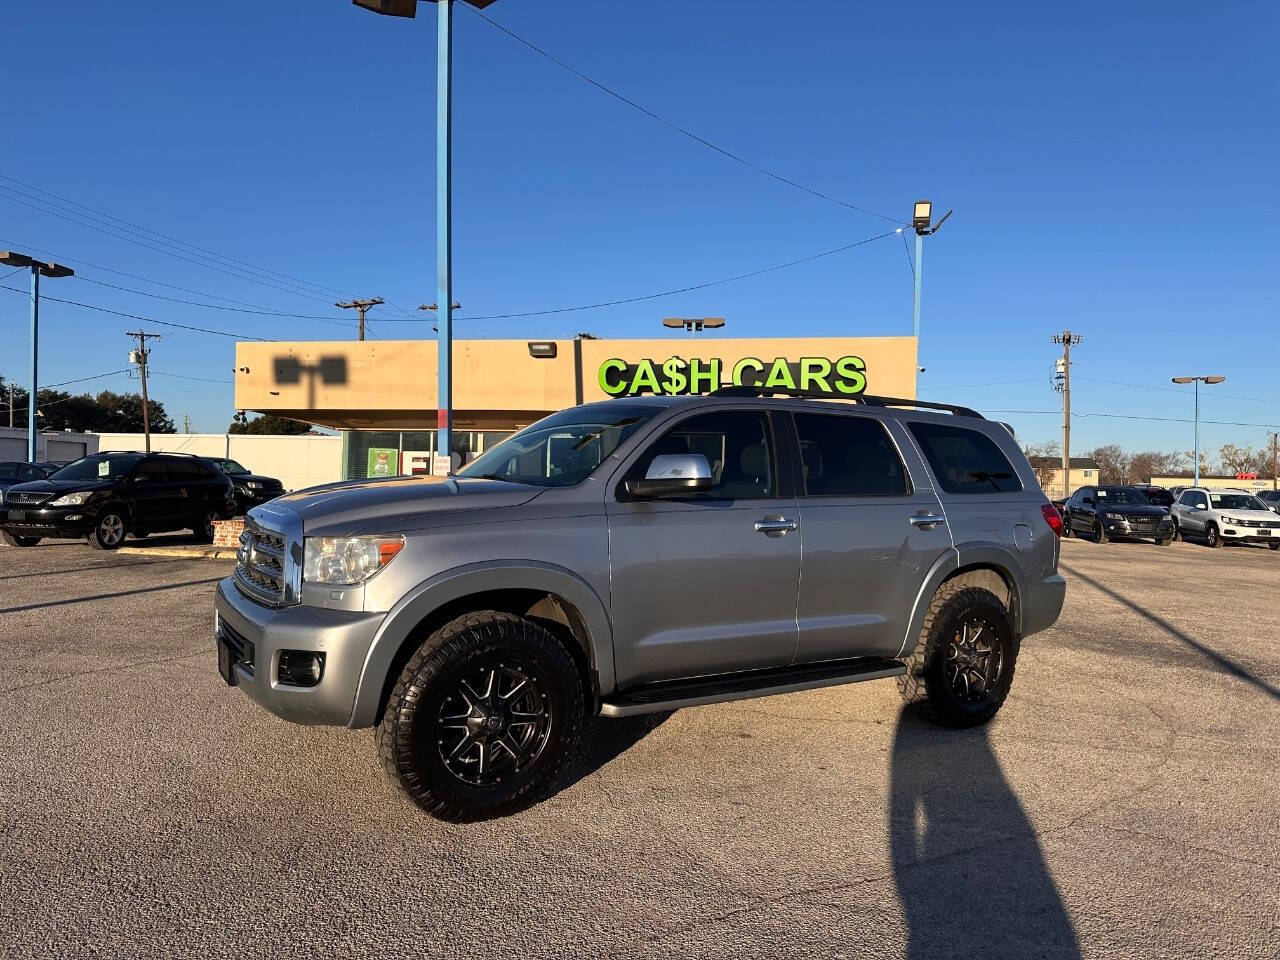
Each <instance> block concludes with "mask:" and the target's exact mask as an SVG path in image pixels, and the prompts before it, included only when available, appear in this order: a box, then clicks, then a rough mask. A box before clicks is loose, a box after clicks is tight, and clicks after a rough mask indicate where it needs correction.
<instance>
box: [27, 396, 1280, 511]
mask: <svg viewBox="0 0 1280 960" xmlns="http://www.w3.org/2000/svg"><path fill="white" fill-rule="evenodd" d="M9 398H10V399H9V409H11V410H12V409H13V387H10V388H9ZM1277 466H1280V433H1275V432H1273V433H1272V434H1271V489H1272V490H1276V489H1280V474H1277V473H1276V467H1277Z"/></svg>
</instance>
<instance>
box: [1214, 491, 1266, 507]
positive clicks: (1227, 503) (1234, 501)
mask: <svg viewBox="0 0 1280 960" xmlns="http://www.w3.org/2000/svg"><path fill="white" fill-rule="evenodd" d="M1209 502H1210V503H1211V504H1212V505H1213V509H1215V510H1266V509H1267V508H1266V507H1264V506H1263V505H1262V501H1261V500H1259V499H1258V498H1257V497H1251V496H1250V495H1249V494H1247V493H1211V494H1209Z"/></svg>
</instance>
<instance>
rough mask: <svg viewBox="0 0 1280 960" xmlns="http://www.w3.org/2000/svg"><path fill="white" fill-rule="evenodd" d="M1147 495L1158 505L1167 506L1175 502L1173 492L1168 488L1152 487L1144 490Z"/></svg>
mask: <svg viewBox="0 0 1280 960" xmlns="http://www.w3.org/2000/svg"><path fill="white" fill-rule="evenodd" d="M1142 492H1143V493H1145V494H1146V495H1147V499H1148V500H1150V501H1151V502H1152V503H1154V504H1155V505H1156V506H1157V507H1167V506H1170V505H1172V503H1173V494H1171V493H1170V492H1169V491H1168V490H1160V489H1158V488H1155V487H1152V488H1150V489H1147V490H1144V491H1142Z"/></svg>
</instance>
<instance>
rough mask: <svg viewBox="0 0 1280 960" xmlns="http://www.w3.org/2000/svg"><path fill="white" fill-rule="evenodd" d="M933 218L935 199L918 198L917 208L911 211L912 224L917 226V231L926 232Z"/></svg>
mask: <svg viewBox="0 0 1280 960" xmlns="http://www.w3.org/2000/svg"><path fill="white" fill-rule="evenodd" d="M932 219H933V201H931V200H917V201H916V205H915V209H914V210H913V211H912V213H911V226H913V227H915V230H916V233H926V232H927V231H928V230H929V222H930V221H931V220H932Z"/></svg>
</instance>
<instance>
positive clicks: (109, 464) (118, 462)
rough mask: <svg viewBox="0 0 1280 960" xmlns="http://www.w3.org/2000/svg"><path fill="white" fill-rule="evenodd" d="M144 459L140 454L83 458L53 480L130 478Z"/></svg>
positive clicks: (58, 473)
mask: <svg viewBox="0 0 1280 960" xmlns="http://www.w3.org/2000/svg"><path fill="white" fill-rule="evenodd" d="M141 459H142V456H141V455H140V454H136V453H124V454H105V455H98V456H92V457H83V458H82V459H80V460H77V461H76V462H75V463H69V464H67V465H66V466H65V467H63V468H62V469H61V470H59V471H58V472H57V473H55V474H53V477H52V479H55V480H105V479H108V478H109V479H114V480H118V479H120V478H121V477H124V476H128V474H129V472H130V471H131V470H132V469H133V468H134V467H135V466H137V464H138V461H139V460H141Z"/></svg>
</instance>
